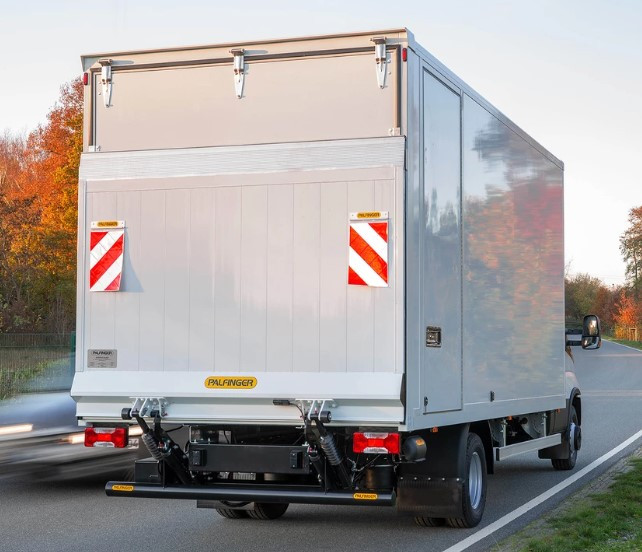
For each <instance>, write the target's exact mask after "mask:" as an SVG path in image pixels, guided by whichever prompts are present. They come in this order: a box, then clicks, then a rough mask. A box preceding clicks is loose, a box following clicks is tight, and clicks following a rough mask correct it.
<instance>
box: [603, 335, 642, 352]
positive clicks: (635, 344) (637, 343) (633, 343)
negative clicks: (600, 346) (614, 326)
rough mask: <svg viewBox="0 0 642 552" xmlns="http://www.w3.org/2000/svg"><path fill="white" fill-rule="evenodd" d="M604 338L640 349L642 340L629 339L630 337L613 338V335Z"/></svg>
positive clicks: (641, 348)
mask: <svg viewBox="0 0 642 552" xmlns="http://www.w3.org/2000/svg"><path fill="white" fill-rule="evenodd" d="M604 339H606V340H608V341H613V343H619V344H620V345H626V346H628V347H633V348H634V349H640V350H641V351H642V341H631V340H630V339H615V338H614V337H605V338H604Z"/></svg>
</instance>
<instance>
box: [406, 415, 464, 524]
mask: <svg viewBox="0 0 642 552" xmlns="http://www.w3.org/2000/svg"><path fill="white" fill-rule="evenodd" d="M468 429H469V425H468V424H462V425H457V426H449V427H444V428H439V431H438V432H436V433H429V432H427V433H423V432H422V433H421V435H422V437H424V439H425V440H426V446H427V448H428V454H427V455H426V460H425V461H424V462H415V463H408V464H402V465H401V466H400V469H399V477H398V480H397V510H398V511H399V512H411V513H413V514H422V515H425V516H430V517H448V518H457V517H461V516H462V510H461V508H462V503H463V500H462V496H463V492H464V483H465V461H466V444H467V439H468Z"/></svg>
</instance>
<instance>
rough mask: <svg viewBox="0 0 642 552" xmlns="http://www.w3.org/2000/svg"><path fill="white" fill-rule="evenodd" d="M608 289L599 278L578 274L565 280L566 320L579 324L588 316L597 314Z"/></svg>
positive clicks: (599, 314)
mask: <svg viewBox="0 0 642 552" xmlns="http://www.w3.org/2000/svg"><path fill="white" fill-rule="evenodd" d="M605 291H607V290H606V287H605V286H604V284H603V283H602V281H601V280H600V279H599V278H595V277H594V276H591V275H589V274H583V273H581V274H576V275H574V276H571V277H569V278H566V280H565V295H566V318H567V319H568V320H569V321H570V322H577V321H580V320H582V318H583V317H584V316H585V315H587V314H589V313H590V314H597V315H598V316H601V313H599V312H597V307H598V303H599V302H601V301H603V295H604V293H605Z"/></svg>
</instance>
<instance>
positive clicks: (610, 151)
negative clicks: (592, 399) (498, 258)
mask: <svg viewBox="0 0 642 552" xmlns="http://www.w3.org/2000/svg"><path fill="white" fill-rule="evenodd" d="M395 27H408V28H409V29H410V30H411V31H412V32H413V33H414V34H415V38H416V39H417V41H418V42H419V43H420V44H422V45H423V46H424V47H425V48H426V49H427V50H428V51H430V52H431V53H432V54H433V55H434V56H436V57H437V58H438V59H439V60H440V61H442V62H443V63H444V64H445V65H447V66H448V67H449V68H450V69H451V70H452V71H453V72H455V73H456V74H457V75H458V76H459V77H461V78H462V79H463V80H464V81H466V82H467V83H468V84H469V85H471V86H472V87H473V88H474V89H475V90H477V91H478V92H479V93H480V94H482V95H483V96H484V97H485V98H486V99H487V100H489V101H490V102H491V103H493V104H494V105H495V106H496V107H497V108H499V109H500V110H501V111H502V112H503V113H504V114H505V115H507V116H508V117H509V118H511V119H512V120H513V121H514V122H515V123H517V124H518V125H519V126H520V127H522V128H523V129H524V130H525V131H526V132H527V133H528V134H530V135H531V136H533V137H534V138H535V139H536V140H537V141H539V142H540V143H541V144H542V145H544V146H545V147H546V148H547V149H548V150H550V151H551V152H552V153H553V154H555V155H556V156H557V157H558V158H560V159H562V160H563V161H564V163H565V225H566V231H565V254H566V263H567V265H569V266H570V272H571V273H580V272H587V273H589V274H591V275H592V276H597V277H599V278H601V279H602V280H603V281H604V282H605V283H607V284H609V285H611V284H621V283H623V282H624V262H623V261H622V256H621V253H620V251H619V236H620V235H621V234H622V233H623V232H624V230H625V229H626V226H627V214H628V211H629V210H630V209H631V208H632V207H635V206H640V205H642V179H641V178H640V172H641V171H640V159H639V157H640V156H641V155H642V137H641V133H642V107H641V106H640V102H641V101H642V2H641V1H639V0H619V1H618V2H607V1H606V0H603V1H596V0H583V1H579V0H564V1H561V0H557V1H555V0H537V1H535V0H532V1H525V0H512V1H506V0H505V1H499V0H485V1H475V0H468V1H464V0H449V1H447V2H445V1H443V0H437V1H435V0H424V1H411V0H406V1H403V2H390V1H389V0H388V1H381V0H369V1H354V2H349V1H348V0H344V1H335V0H325V1H323V2H316V1H309V0H308V1H304V0H298V1H279V0H272V1H269V2H267V1H265V0H261V1H255V0H244V1H243V2H242V3H239V2H220V1H209V2H206V1H189V0H183V1H180V2H176V1H172V2H170V1H165V0H156V1H148V0H137V1H135V2H134V1H126V0H101V1H100V2H96V1H94V2H88V1H86V0H85V1H82V0H75V1H72V0H56V1H51V0H49V1H29V0H25V1H22V2H15V0H0V132H2V131H5V130H8V131H10V132H13V133H26V132H29V131H30V130H32V129H33V128H35V127H36V126H37V125H38V124H39V123H42V122H43V121H45V118H46V115H47V112H48V110H49V108H50V107H51V106H52V105H53V103H54V102H55V100H56V98H57V97H58V93H59V89H60V85H61V84H62V83H64V82H66V81H69V80H71V79H72V78H74V77H76V76H78V75H79V74H80V73H81V66H80V59H79V57H80V55H81V54H88V53H95V52H104V51H111V52H113V51H118V50H132V49H148V48H157V47H163V48H164V47H172V46H184V45H193V44H214V43H218V42H234V41H239V42H241V41H244V40H255V39H262V38H274V37H289V36H304V35H309V34H328V33H337V32H349V31H355V30H376V29H381V28H395Z"/></svg>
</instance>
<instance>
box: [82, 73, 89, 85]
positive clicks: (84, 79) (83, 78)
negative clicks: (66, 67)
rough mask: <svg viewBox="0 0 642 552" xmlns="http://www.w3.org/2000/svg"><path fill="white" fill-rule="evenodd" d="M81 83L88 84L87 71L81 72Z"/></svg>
mask: <svg viewBox="0 0 642 552" xmlns="http://www.w3.org/2000/svg"><path fill="white" fill-rule="evenodd" d="M82 83H83V84H84V85H85V86H87V85H88V84H89V73H83V74H82Z"/></svg>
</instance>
